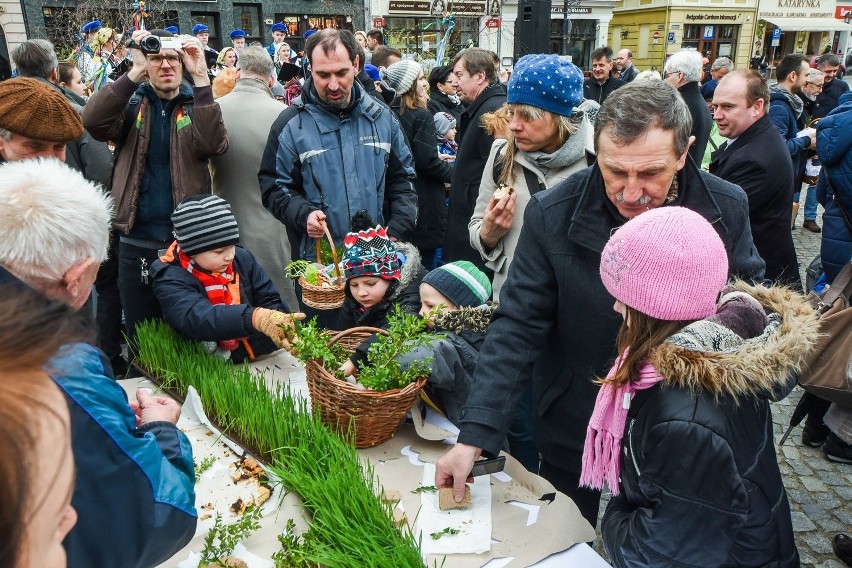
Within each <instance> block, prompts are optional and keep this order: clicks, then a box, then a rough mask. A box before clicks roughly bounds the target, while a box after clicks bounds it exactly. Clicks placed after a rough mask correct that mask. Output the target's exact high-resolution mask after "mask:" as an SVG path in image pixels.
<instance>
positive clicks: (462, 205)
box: [444, 85, 506, 273]
mask: <svg viewBox="0 0 852 568" xmlns="http://www.w3.org/2000/svg"><path fill="white" fill-rule="evenodd" d="M505 103H506V89H505V87H504V86H503V85H491V86H489V87H488V88H486V89H485V90H484V91H482V93H480V95H479V96H478V97H477V98H476V100H475V101H473V102H472V103H471V104H470V106H468V107H467V109H465V111H464V112H463V113H462V117H461V121H460V122H459V124H458V134H457V135H456V142H458V144H459V151H458V154H456V165H455V168H454V170H455V171H454V172H453V181H452V185H451V187H450V211H449V216H448V218H447V233H446V236H445V238H444V258H445V259H446V261H447V262H452V261H455V260H468V261H470V262H472V263H473V264H475V265H476V266H478V267H479V268H480V269H481V270H483V271H486V272H487V273H490V271H489V270H488V269H486V267H485V263H484V262H483V260H482V257H481V256H480V255H479V252H477V251H475V250H473V247H471V246H470V236H469V235H468V230H467V225H468V223H470V218H471V216H473V210H474V209H475V208H476V199H477V198H478V197H479V182H480V181H481V180H482V172H483V171H484V170H485V162H487V161H488V155H489V154H490V153H491V144H492V143H493V142H494V137H493V136H491V135H489V134H488V133H487V132H486V131H485V128H483V126H482V124H481V120H482V115H483V114H485V113H487V112H494V111H495V110H497V109H498V108H500V107H501V106H503V105H504V104H505Z"/></svg>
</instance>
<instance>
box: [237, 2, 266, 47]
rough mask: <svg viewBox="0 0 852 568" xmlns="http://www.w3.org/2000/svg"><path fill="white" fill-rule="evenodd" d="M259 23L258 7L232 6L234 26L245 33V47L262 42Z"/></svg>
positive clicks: (254, 5)
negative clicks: (254, 42)
mask: <svg viewBox="0 0 852 568" xmlns="http://www.w3.org/2000/svg"><path fill="white" fill-rule="evenodd" d="M260 22H261V20H260V6H259V5H257V4H234V26H235V27H237V28H239V29H241V30H243V31H245V32H246V36H247V37H246V45H249V44H251V43H252V42H253V41H259V42H262V41H263V39H264V38H263V34H262V33H261V25H260Z"/></svg>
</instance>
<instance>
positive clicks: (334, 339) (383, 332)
mask: <svg viewBox="0 0 852 568" xmlns="http://www.w3.org/2000/svg"><path fill="white" fill-rule="evenodd" d="M356 332H366V333H370V334H372V335H375V334H381V335H387V334H388V332H387V330H384V329H382V328H379V327H369V326H361V327H352V328H349V329H344V330H343V331H341V332H339V333H338V334H337V335H335V336H334V337H332V338H331V339H329V340H328V346H329V347H331V346H332V345H334V344H335V343H337V342H338V341H340V340H341V339H343V338H344V337H346V336H347V335H352V334H353V333H356Z"/></svg>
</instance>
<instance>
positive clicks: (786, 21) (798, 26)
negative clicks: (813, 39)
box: [760, 17, 852, 32]
mask: <svg viewBox="0 0 852 568" xmlns="http://www.w3.org/2000/svg"><path fill="white" fill-rule="evenodd" d="M760 19H761V20H766V21H767V22H769V23H770V24H773V25H775V26H778V27H779V28H781V31H783V32H844V31H847V32H852V24H846V23H844V22H843V20H837V19H835V18H776V17H769V18H764V17H761V18H760Z"/></svg>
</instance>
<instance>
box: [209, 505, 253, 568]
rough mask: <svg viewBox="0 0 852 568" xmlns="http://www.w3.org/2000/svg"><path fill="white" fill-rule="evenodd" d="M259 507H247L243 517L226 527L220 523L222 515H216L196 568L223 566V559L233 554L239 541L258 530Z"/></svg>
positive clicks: (225, 565)
mask: <svg viewBox="0 0 852 568" xmlns="http://www.w3.org/2000/svg"><path fill="white" fill-rule="evenodd" d="M261 516H262V515H261V512H260V507H255V506H254V505H249V506H248V507H246V510H245V511H244V512H243V516H242V517H240V518H239V519H238V520H237V521H235V522H233V523H231V524H230V525H226V524H225V523H223V522H222V515H220V514H219V513H216V520H215V521H214V523H213V528H211V529H210V532H208V533H207V536H206V537H205V538H204V548H203V549H202V550H201V561H200V562H199V563H198V568H207V567H208V566H210V565H211V564H212V565H214V566H224V567H227V564H225V563H224V561H223V559H224V558H225V557H227V556H230V555H231V553H232V552H234V548H235V547H236V546H237V544H239V543H240V541H243V540H245V539H247V538H248V537H249V536H250V535H251V533H253V532H254V531H256V530H257V529H259V528H260V518H261Z"/></svg>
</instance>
